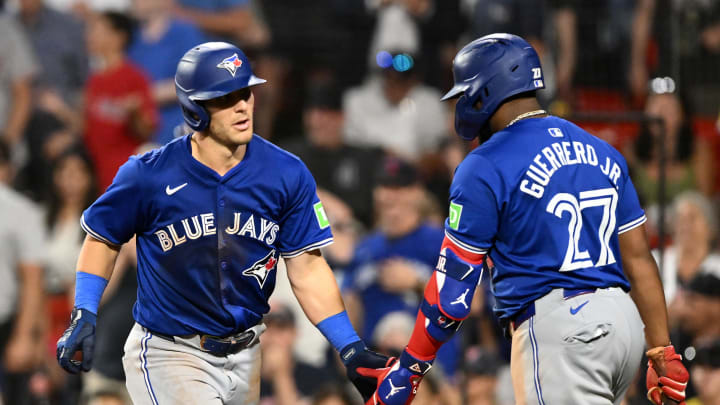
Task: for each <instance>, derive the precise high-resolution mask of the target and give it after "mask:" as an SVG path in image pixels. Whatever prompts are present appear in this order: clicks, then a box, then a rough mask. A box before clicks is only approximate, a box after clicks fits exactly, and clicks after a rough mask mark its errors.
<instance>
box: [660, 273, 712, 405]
mask: <svg viewBox="0 0 720 405" xmlns="http://www.w3.org/2000/svg"><path fill="white" fill-rule="evenodd" d="M675 301H676V302H675V303H674V305H676V306H677V308H676V309H675V313H676V314H677V315H676V316H677V319H678V324H677V326H675V327H674V328H673V329H672V330H671V332H670V339H671V341H672V343H673V345H674V346H675V351H676V352H677V353H679V354H681V355H683V358H684V360H687V359H688V358H689V357H691V354H692V349H691V347H693V346H698V345H699V344H701V343H703V342H706V341H710V340H716V339H720V276H718V275H716V274H713V273H710V272H706V271H702V270H701V271H700V272H699V273H698V274H696V275H695V276H694V277H693V278H692V280H690V282H689V283H688V284H687V285H686V286H684V287H682V288H680V289H679V290H678V293H677V297H676V300H675ZM686 366H688V364H686ZM693 378H694V377H693ZM693 395H695V391H694V387H693V386H692V385H688V387H687V398H690V397H692V396H693Z"/></svg>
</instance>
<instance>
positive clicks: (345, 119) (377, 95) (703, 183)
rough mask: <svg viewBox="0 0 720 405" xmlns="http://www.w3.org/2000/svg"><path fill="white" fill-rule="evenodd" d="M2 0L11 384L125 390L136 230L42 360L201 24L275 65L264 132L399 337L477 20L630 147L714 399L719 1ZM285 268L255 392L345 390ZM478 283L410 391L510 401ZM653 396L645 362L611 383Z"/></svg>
mask: <svg viewBox="0 0 720 405" xmlns="http://www.w3.org/2000/svg"><path fill="white" fill-rule="evenodd" d="M0 3H2V2H0ZM3 6H4V9H3V12H2V14H1V15H0V49H2V53H1V54H0V131H1V132H2V136H1V137H0V139H2V144H0V145H2V146H1V147H0V183H3V184H4V185H2V186H0V191H2V192H3V193H6V192H7V193H14V192H16V193H19V194H22V195H23V196H24V197H23V198H26V200H21V201H23V204H22V207H21V208H19V209H18V208H17V207H15V206H8V207H4V206H0V216H1V217H2V222H4V223H5V224H16V225H12V226H10V227H9V228H11V229H10V231H7V232H5V233H0V239H1V240H0V245H2V246H3V250H2V252H3V255H2V257H0V279H1V280H2V281H3V282H2V283H0V292H2V296H3V297H4V298H3V300H2V304H1V305H2V306H1V307H0V309H1V310H0V315H1V316H0V344H2V353H3V363H2V366H1V367H0V389H2V392H3V395H4V398H5V401H4V403H6V404H80V403H82V404H86V403H89V404H95V405H97V404H119V403H123V400H124V395H125V394H124V393H123V390H122V379H123V375H122V367H121V366H120V363H119V361H120V356H121V355H122V344H123V342H124V339H125V336H126V334H127V332H126V331H128V330H129V329H130V326H131V324H132V319H131V318H130V310H131V306H132V303H133V300H134V294H135V291H134V289H135V286H136V285H135V273H134V272H135V268H134V264H133V263H134V260H135V258H134V254H133V248H132V246H128V247H126V248H125V249H124V250H123V252H122V254H121V257H120V259H119V261H118V265H117V266H116V270H115V274H114V276H113V281H112V282H111V285H110V286H109V287H108V290H107V292H106V294H105V298H104V300H103V303H102V306H101V308H100V311H99V315H100V317H99V323H98V347H97V348H96V351H97V354H96V359H95V367H94V371H93V372H91V373H89V374H87V375H84V376H82V377H77V376H68V375H66V374H64V373H63V372H62V371H61V370H60V369H59V368H58V366H57V365H56V363H55V359H54V346H55V341H56V340H57V338H58V337H59V335H60V334H61V333H62V331H63V330H64V328H65V326H66V323H67V316H68V314H69V312H70V308H71V306H72V297H73V291H74V289H73V282H74V270H75V259H76V257H77V252H78V250H79V247H80V244H81V241H82V237H83V236H84V235H83V234H82V231H81V229H80V226H79V216H80V213H81V212H82V210H83V209H84V208H85V207H86V206H87V205H88V204H89V203H90V202H92V201H93V200H94V198H96V197H97V195H98V193H99V192H100V191H101V190H103V189H104V188H105V187H107V185H108V184H109V182H110V181H111V180H112V176H113V175H114V172H115V170H116V168H117V166H119V164H120V163H122V162H124V161H125V160H126V159H127V157H128V156H129V155H131V154H135V153H139V152H141V151H143V150H147V149H149V148H152V147H157V146H159V145H162V144H164V143H166V142H168V141H170V140H171V139H173V138H174V137H176V136H178V135H183V134H184V133H185V130H184V128H183V127H182V116H181V114H180V111H179V109H178V107H177V106H176V104H175V102H174V87H173V84H172V75H173V74H174V69H175V66H176V64H177V61H178V60H179V57H180V56H181V55H182V54H183V53H184V51H185V50H187V49H188V48H190V47H191V46H193V45H195V44H197V43H200V42H204V41H207V40H226V41H230V42H233V43H235V44H237V45H238V46H240V47H241V48H242V49H243V50H245V51H246V52H247V53H248V55H249V56H250V59H251V61H252V63H253V67H254V70H255V71H256V74H257V75H258V76H260V77H263V78H265V79H267V80H268V84H266V85H263V86H259V87H255V88H254V90H255V95H256V115H255V117H256V119H255V132H256V133H257V134H259V135H261V136H263V137H265V138H267V139H270V140H271V141H273V142H275V143H277V144H279V145H280V146H283V147H285V148H287V149H288V150H290V151H292V152H294V153H296V154H298V155H299V156H300V157H301V158H303V160H304V161H305V162H306V164H307V165H308V167H309V168H310V170H311V171H312V172H313V175H314V176H315V178H316V180H317V182H318V184H319V187H320V189H321V191H320V193H321V199H322V200H323V202H324V203H325V207H326V209H327V213H328V216H329V218H330V220H331V224H332V227H333V232H334V234H335V237H336V243H335V244H334V245H332V246H331V247H330V248H328V249H327V250H326V251H325V252H324V253H325V255H326V257H327V258H328V260H329V261H330V263H331V265H332V266H333V269H334V271H335V272H336V276H337V278H338V280H339V282H340V283H341V285H342V289H343V292H344V293H345V297H346V302H347V305H348V310H349V312H350V314H351V316H352V318H353V321H354V322H356V327H357V329H358V330H359V331H361V335H362V336H363V338H365V340H366V341H368V342H369V343H370V344H371V345H372V346H374V347H375V348H377V349H378V350H381V351H384V352H386V353H397V352H398V351H399V350H401V349H402V346H403V345H404V343H405V342H406V341H407V338H408V336H409V333H410V332H411V330H412V324H413V322H414V313H415V311H416V308H417V305H418V303H419V301H418V297H419V296H420V294H421V291H422V286H423V285H424V282H425V280H426V279H427V277H428V276H429V274H430V271H431V269H432V266H433V265H434V263H433V262H434V260H435V257H436V254H437V251H438V247H439V243H440V240H441V239H442V231H441V228H440V227H441V223H442V221H443V220H444V217H445V213H446V212H447V190H448V187H449V184H450V181H451V179H452V173H453V170H454V168H455V166H456V165H457V164H458V163H459V162H460V161H461V160H462V158H463V157H464V155H465V154H466V153H467V152H468V151H469V150H471V149H472V148H473V147H474V146H476V145H474V144H467V143H464V142H462V141H461V140H460V139H459V138H458V137H457V136H456V135H454V133H453V117H452V111H453V105H452V103H446V104H443V103H440V102H439V98H440V94H441V92H443V91H445V90H446V89H448V88H449V87H450V86H451V83H452V72H451V70H450V67H451V65H452V57H453V56H454V54H455V52H456V51H457V50H458V49H459V47H461V46H462V45H463V44H465V43H467V42H468V41H470V40H472V39H474V38H477V37H479V36H481V35H485V34H488V33H492V32H509V33H514V34H518V35H521V36H523V37H525V38H526V39H527V40H529V41H530V42H531V43H532V44H533V45H534V46H535V48H536V49H537V50H538V52H539V54H540V56H541V59H542V62H543V67H544V73H545V77H546V83H545V84H546V86H547V89H546V90H543V91H541V92H540V94H539V96H540V98H541V100H542V103H543V105H544V107H546V108H547V109H548V110H549V111H550V112H551V113H552V114H555V115H560V116H563V117H566V118H569V119H571V120H573V121H574V122H576V123H578V124H579V125H581V126H582V127H584V128H586V129H587V130H589V131H590V132H591V133H593V134H594V135H596V136H598V137H601V138H603V139H605V140H607V141H608V142H610V143H611V144H613V145H614V146H615V147H616V148H618V149H619V150H620V151H621V152H623V154H624V155H625V157H626V159H627V160H628V163H629V165H630V168H631V171H632V173H631V176H632V179H633V181H634V183H635V186H636V187H637V189H638V192H639V194H640V196H641V199H642V202H643V205H644V207H645V208H646V210H647V212H648V216H649V218H650V221H649V226H648V229H649V232H650V237H651V241H652V244H653V247H654V248H655V253H656V258H657V259H658V261H659V263H660V265H661V271H662V278H663V282H664V285H665V293H666V298H667V302H668V308H669V314H670V321H671V326H672V328H673V332H672V336H673V338H672V339H673V342H674V343H675V345H676V348H677V349H678V352H680V353H682V354H684V358H685V362H686V365H687V366H688V367H689V369H690V370H691V376H692V377H691V380H692V381H691V382H692V387H690V388H689V389H688V393H689V395H688V397H693V400H691V401H689V402H688V404H691V403H692V404H705V405H713V404H718V403H720V402H719V401H720V256H717V250H718V239H717V231H718V223H717V208H718V204H717V203H718V196H719V194H718V192H719V191H720V176H718V175H717V166H716V165H717V164H718V163H717V162H718V157H720V137H719V136H720V134H718V112H719V111H720V75H719V74H718V72H720V69H719V68H720V1H717V0H704V1H701V0H637V1H632V0H598V1H592V2H590V1H585V2H580V1H572V0H547V1H545V0H306V1H302V2H299V1H293V0H266V1H260V0H256V1H252V0H251V1H248V0H206V1H202V0H6V1H5V4H4V5H3ZM128 17H131V19H128ZM9 189H12V190H14V191H9ZM7 228H8V227H4V228H3V229H7ZM40 270H41V271H40ZM278 271H279V272H283V269H282V266H281V267H279V268H278ZM28 274H30V275H32V274H37V275H42V276H38V277H30V276H28ZM280 280H281V281H279V283H278V287H277V289H276V293H275V296H274V299H273V301H272V302H273V310H272V311H271V313H270V314H269V315H268V316H267V317H266V322H267V323H268V326H269V329H268V332H267V333H266V334H265V335H264V336H263V343H262V344H263V357H264V365H263V375H262V401H261V403H262V404H263V405H268V404H277V405H282V404H297V403H303V404H322V405H337V404H355V403H358V399H357V398H356V397H355V396H354V395H353V393H352V392H351V389H350V388H349V387H348V386H347V384H346V383H345V382H344V380H343V379H342V376H341V371H340V367H339V364H338V361H337V359H336V358H335V356H334V353H332V351H331V349H329V348H328V346H327V344H326V343H325V342H324V341H323V339H322V337H321V336H320V335H319V334H318V333H317V332H315V331H314V330H313V327H312V326H311V325H309V324H308V323H307V322H306V321H305V320H304V317H303V316H302V314H301V312H300V310H299V308H298V307H297V305H296V304H294V299H293V298H292V296H291V293H290V292H289V287H288V285H287V281H283V278H282V277H280ZM480 290H481V293H480V294H476V299H475V301H474V304H473V313H472V316H471V318H470V319H469V320H468V321H466V322H465V324H464V326H463V328H462V332H461V333H460V334H459V336H458V337H457V338H456V339H455V340H454V341H453V342H452V343H451V344H449V345H448V347H447V348H446V349H445V353H443V354H442V357H441V359H440V360H441V361H439V362H438V363H439V365H440V366H439V367H436V368H435V369H434V371H433V372H432V373H431V374H430V376H429V377H428V378H426V380H425V382H424V383H423V385H422V389H421V392H420V394H419V395H418V397H417V399H416V401H415V402H414V403H417V404H447V405H450V404H472V405H481V404H498V405H505V404H512V403H513V400H512V389H511V387H510V379H509V373H508V370H507V366H508V359H509V350H508V345H509V344H508V342H507V341H506V340H505V339H504V338H503V337H502V334H501V331H500V330H499V329H498V327H497V324H496V321H495V319H493V315H492V311H491V308H492V294H491V292H490V290H489V286H488V285H487V280H485V281H484V282H483V285H482V286H481V287H480ZM27 297H29V298H27ZM22 305H37V307H36V308H37V310H36V315H37V316H35V317H34V318H33V319H32V321H33V325H32V328H31V329H30V333H26V334H25V335H23V336H18V335H17V334H15V333H14V329H13V326H14V321H15V319H16V315H17V314H18V313H19V310H20V307H21V306H22ZM644 375H645V374H644V372H639V373H638V377H639V379H641V377H642V376H644ZM348 392H349V394H348ZM645 401H646V399H645V398H644V389H643V382H642V381H640V380H639V381H638V383H637V384H636V386H634V387H632V388H631V390H630V392H629V393H628V397H627V399H626V403H627V404H641V403H645Z"/></svg>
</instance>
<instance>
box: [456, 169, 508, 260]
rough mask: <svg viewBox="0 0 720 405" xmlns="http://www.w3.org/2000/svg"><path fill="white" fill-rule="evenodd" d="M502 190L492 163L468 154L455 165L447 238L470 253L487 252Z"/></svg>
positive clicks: (490, 243) (494, 232)
mask: <svg viewBox="0 0 720 405" xmlns="http://www.w3.org/2000/svg"><path fill="white" fill-rule="evenodd" d="M502 190H503V184H502V181H501V177H500V175H499V174H498V173H497V171H496V170H495V168H494V166H493V165H492V163H491V162H489V161H488V160H487V159H485V158H483V157H481V156H478V155H469V156H468V157H467V158H466V159H465V161H463V163H461V164H460V166H458V169H457V171H456V172H455V177H454V178H453V182H452V185H451V186H450V212H449V214H448V218H447V219H446V220H445V235H446V236H447V238H448V239H449V240H450V241H451V242H453V243H454V244H455V245H457V246H458V247H460V248H462V249H464V250H466V251H468V252H470V253H474V254H485V253H487V250H488V249H489V248H490V247H491V246H492V245H493V243H494V240H495V236H496V234H497V230H498V223H499V215H500V211H499V208H498V207H500V202H499V201H500V198H499V196H500V195H501V192H502Z"/></svg>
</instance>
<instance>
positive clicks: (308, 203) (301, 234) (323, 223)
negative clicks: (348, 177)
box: [278, 164, 333, 258]
mask: <svg viewBox="0 0 720 405" xmlns="http://www.w3.org/2000/svg"><path fill="white" fill-rule="evenodd" d="M297 173H299V174H298V181H297V186H296V187H295V188H294V189H291V190H289V197H288V202H289V207H288V208H287V211H286V213H285V215H283V218H282V221H281V224H280V235H279V238H278V249H279V250H280V252H281V253H282V255H283V257H285V258H290V257H295V256H299V255H301V254H302V253H304V252H307V251H309V250H313V249H318V248H321V247H323V246H327V245H329V244H331V243H332V242H333V236H332V232H331V231H330V221H329V220H328V217H327V215H326V214H325V209H324V208H323V205H322V202H320V199H319V198H318V196H317V187H316V186H315V180H314V179H313V177H312V175H311V174H310V171H309V170H308V169H307V167H305V165H304V164H303V165H301V168H300V170H298V171H297Z"/></svg>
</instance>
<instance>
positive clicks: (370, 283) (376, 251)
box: [343, 157, 460, 375]
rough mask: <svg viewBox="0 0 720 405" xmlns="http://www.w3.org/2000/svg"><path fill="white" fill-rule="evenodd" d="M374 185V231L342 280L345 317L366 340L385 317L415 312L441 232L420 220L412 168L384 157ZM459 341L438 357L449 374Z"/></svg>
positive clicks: (420, 205) (454, 365) (419, 199)
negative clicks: (349, 319)
mask: <svg viewBox="0 0 720 405" xmlns="http://www.w3.org/2000/svg"><path fill="white" fill-rule="evenodd" d="M376 181H377V185H376V186H375V189H374V190H373V198H374V203H375V204H374V207H375V217H376V227H375V229H376V230H375V231H374V232H372V233H371V234H370V235H368V236H367V237H366V238H365V239H364V240H362V241H361V242H360V243H359V244H358V246H357V247H356V249H355V254H354V258H353V260H352V262H351V264H350V266H348V270H347V275H346V277H345V278H344V279H343V291H344V292H345V294H346V300H345V302H346V305H347V306H348V313H349V314H350V315H351V317H352V318H353V320H354V322H355V323H356V324H355V326H356V329H357V330H358V331H360V334H361V335H362V336H363V337H364V338H365V339H368V340H369V339H371V337H372V336H373V334H374V331H375V328H376V327H377V325H378V322H379V321H380V319H381V318H382V317H383V316H384V315H385V314H387V313H389V312H394V311H401V312H405V313H408V314H410V315H411V316H415V315H416V314H417V309H418V306H419V304H420V299H421V297H422V293H423V290H424V286H425V282H426V281H427V280H428V278H429V277H430V275H431V274H432V269H433V267H434V266H435V264H436V262H437V252H438V251H439V250H440V245H441V244H442V240H443V238H444V231H443V230H442V228H440V227H439V226H436V225H433V224H430V223H427V222H425V218H424V217H423V214H422V209H423V205H424V202H423V200H424V199H425V194H424V189H423V187H422V185H421V184H420V182H419V179H418V173H417V170H416V169H415V167H413V166H412V165H410V164H409V163H407V162H405V161H403V160H401V159H398V158H395V157H387V158H385V159H384V161H383V162H382V164H381V165H380V166H379V168H378V169H377V174H376ZM458 336H459V335H458ZM459 342H460V340H459V339H458V338H453V339H452V340H450V341H449V342H448V343H446V344H445V345H443V347H442V348H441V349H440V352H439V353H438V359H439V362H440V364H442V365H443V367H444V368H445V370H446V371H447V373H448V374H449V375H453V374H454V373H455V370H456V368H457V353H458V348H459Z"/></svg>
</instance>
